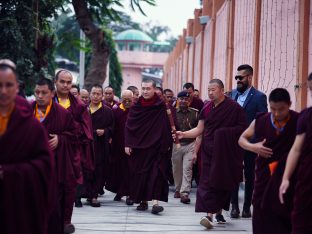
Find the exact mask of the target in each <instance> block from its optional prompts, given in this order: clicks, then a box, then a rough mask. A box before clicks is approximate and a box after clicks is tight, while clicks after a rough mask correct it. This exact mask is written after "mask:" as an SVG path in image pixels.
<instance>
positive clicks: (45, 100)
mask: <svg viewBox="0 0 312 234" xmlns="http://www.w3.org/2000/svg"><path fill="white" fill-rule="evenodd" d="M54 92H55V90H54V84H53V82H52V81H51V80H49V79H46V78H42V79H40V80H39V81H37V83H36V86H35V90H34V94H35V98H36V101H35V102H34V103H33V105H32V109H33V114H34V116H35V118H37V119H38V121H39V122H41V123H42V125H43V126H44V128H45V129H46V131H47V135H48V136H49V138H50V140H49V146H50V149H51V151H52V152H53V154H54V158H55V162H56V164H55V172H56V178H55V180H56V184H57V190H56V194H57V196H56V199H55V201H54V204H53V208H54V210H53V213H52V214H51V216H50V219H49V227H48V230H49V233H51V234H57V233H63V232H64V222H63V220H64V212H65V207H64V201H65V198H66V196H67V190H66V187H67V185H68V184H75V181H76V175H75V167H74V165H73V159H74V158H75V157H76V155H77V154H78V153H79V152H78V151H77V149H78V147H79V145H78V139H77V137H76V135H77V127H76V125H75V123H74V120H73V117H72V115H71V113H70V112H69V111H67V110H66V109H64V108H63V107H61V106H60V105H59V104H57V103H55V102H53V97H54V94H55V93H54Z"/></svg>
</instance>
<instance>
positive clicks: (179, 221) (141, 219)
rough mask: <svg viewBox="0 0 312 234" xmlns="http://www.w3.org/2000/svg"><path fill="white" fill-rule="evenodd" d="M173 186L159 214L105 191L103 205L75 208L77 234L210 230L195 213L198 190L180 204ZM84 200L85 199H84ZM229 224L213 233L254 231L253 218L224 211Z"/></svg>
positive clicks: (150, 233) (215, 228) (199, 215)
mask: <svg viewBox="0 0 312 234" xmlns="http://www.w3.org/2000/svg"><path fill="white" fill-rule="evenodd" d="M173 189H174V188H173V187H170V194H169V202H168V203H161V205H163V206H164V208H165V210H164V212H162V213H161V214H159V215H153V214H151V213H150V211H151V204H150V206H149V209H148V211H140V212H139V211H137V210H136V209H135V208H136V206H127V205H126V204H125V200H124V199H123V200H122V201H121V202H116V201H113V198H114V196H115V194H112V193H110V192H107V191H106V192H105V195H104V196H103V197H100V198H99V201H101V204H102V206H101V207H100V208H93V207H90V206H87V205H84V206H83V208H75V209H74V214H73V224H74V225H75V226H76V232H75V233H76V234H97V233H114V234H115V233H127V234H128V233H129V234H130V233H148V234H152V233H170V234H174V233H190V234H193V233H194V234H196V233H204V232H207V230H206V229H205V228H204V227H202V226H200V225H199V221H200V218H201V217H202V216H204V214H203V213H195V212H194V205H195V192H196V189H193V190H192V193H191V196H190V197H191V204H189V205H185V204H182V203H180V200H179V199H174V198H173ZM83 203H84V200H83ZM224 217H225V219H226V220H227V224H223V225H221V224H215V225H214V228H213V229H212V230H209V232H211V233H224V234H225V233H229V234H230V233H231V234H232V233H241V234H243V233H244V234H247V233H249V234H251V233H252V231H251V219H237V220H231V218H230V216H229V212H224Z"/></svg>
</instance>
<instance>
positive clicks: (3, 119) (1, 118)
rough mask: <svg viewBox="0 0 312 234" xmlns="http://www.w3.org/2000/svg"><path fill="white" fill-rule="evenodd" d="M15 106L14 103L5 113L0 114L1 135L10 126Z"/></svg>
mask: <svg viewBox="0 0 312 234" xmlns="http://www.w3.org/2000/svg"><path fill="white" fill-rule="evenodd" d="M14 106H15V105H12V106H11V107H10V109H9V110H8V112H7V113H6V114H5V115H2V114H0V136H2V135H3V134H4V133H5V131H6V129H7V127H8V123H9V120H10V117H11V114H12V112H13V110H14Z"/></svg>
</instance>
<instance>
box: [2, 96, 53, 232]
mask: <svg viewBox="0 0 312 234" xmlns="http://www.w3.org/2000/svg"><path fill="white" fill-rule="evenodd" d="M0 149H1V154H0V165H2V168H3V179H0V233H1V234H15V233H23V234H46V233H47V219H48V215H49V208H50V207H49V204H50V201H51V200H50V199H51V195H52V194H51V191H52V187H51V182H52V178H53V177H54V174H53V167H54V162H53V156H52V153H51V151H50V150H49V146H48V138H47V135H46V133H45V130H44V129H43V127H42V126H41V124H40V123H39V122H38V121H37V120H36V119H35V118H34V117H33V114H32V112H31V108H30V106H29V105H28V103H27V101H26V100H25V99H23V98H21V97H16V101H15V108H14V110H13V112H12V114H11V117H10V120H9V123H8V126H7V129H6V132H5V133H4V134H3V135H2V136H0Z"/></svg>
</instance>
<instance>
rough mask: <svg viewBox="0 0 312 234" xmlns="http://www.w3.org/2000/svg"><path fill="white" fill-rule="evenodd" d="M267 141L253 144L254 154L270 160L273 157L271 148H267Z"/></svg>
mask: <svg viewBox="0 0 312 234" xmlns="http://www.w3.org/2000/svg"><path fill="white" fill-rule="evenodd" d="M265 142H266V139H264V140H263V141H261V142H258V143H255V144H253V148H254V152H255V153H257V154H258V155H259V156H261V157H263V158H270V157H271V156H272V155H273V151H272V149H271V148H268V147H265V146H264V144H265Z"/></svg>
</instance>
